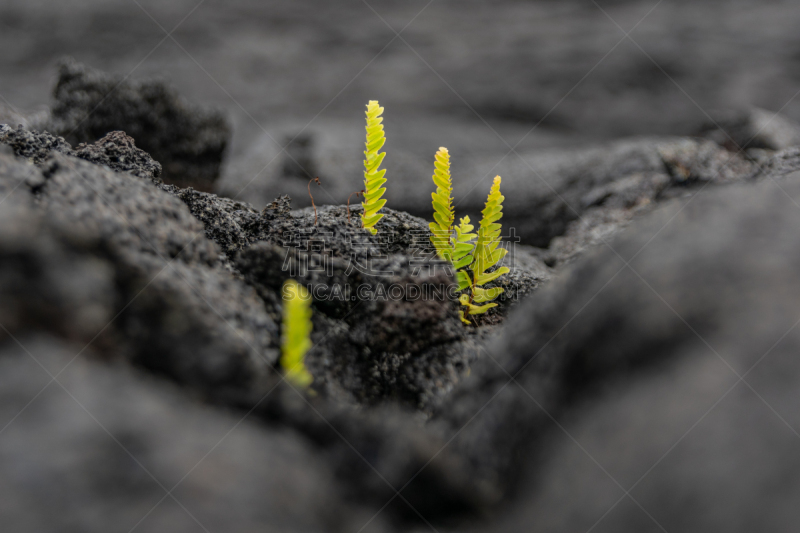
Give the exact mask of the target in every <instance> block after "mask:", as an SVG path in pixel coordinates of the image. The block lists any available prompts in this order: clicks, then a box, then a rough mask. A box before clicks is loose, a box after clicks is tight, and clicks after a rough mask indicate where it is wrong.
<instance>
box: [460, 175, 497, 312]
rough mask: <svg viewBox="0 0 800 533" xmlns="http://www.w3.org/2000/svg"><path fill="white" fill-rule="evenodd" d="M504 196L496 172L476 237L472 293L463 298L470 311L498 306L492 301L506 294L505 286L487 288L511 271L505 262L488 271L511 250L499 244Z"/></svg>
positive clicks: (468, 280) (472, 266) (469, 281)
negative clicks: (504, 264)
mask: <svg viewBox="0 0 800 533" xmlns="http://www.w3.org/2000/svg"><path fill="white" fill-rule="evenodd" d="M503 200H505V197H504V196H503V195H502V194H500V176H495V178H494V182H493V183H492V188H491V189H490V191H489V197H488V198H487V199H486V206H485V207H484V209H483V211H482V212H481V214H482V217H481V223H480V227H479V228H478V239H477V240H476V241H475V249H474V250H473V256H474V260H473V262H472V264H471V265H470V267H469V268H470V270H471V271H472V278H471V279H470V278H469V277H467V283H468V285H469V288H470V292H471V294H470V295H467V294H462V295H461V297H460V298H459V301H460V302H461V304H462V305H464V306H465V307H466V308H467V311H468V313H469V314H470V315H480V314H483V313H485V312H486V311H488V310H489V309H491V308H492V307H497V304H496V303H491V302H492V300H494V299H495V298H497V297H498V296H500V295H501V294H503V288H502V287H495V288H493V289H484V288H483V286H484V285H486V284H487V283H489V282H490V281H493V280H495V279H497V278H499V277H500V276H502V275H503V274H506V273H508V272H509V271H510V269H509V268H508V267H505V266H504V267H500V268H497V269H495V270H494V271H493V272H487V271H488V270H489V269H490V268H492V267H494V266H496V265H497V263H499V262H500V260H501V259H502V258H503V257H505V255H506V254H507V253H508V250H506V249H505V248H498V246H499V245H500V231H501V230H502V226H501V225H500V224H499V223H498V221H499V220H500V219H501V218H502V216H503ZM480 304H482V305H480Z"/></svg>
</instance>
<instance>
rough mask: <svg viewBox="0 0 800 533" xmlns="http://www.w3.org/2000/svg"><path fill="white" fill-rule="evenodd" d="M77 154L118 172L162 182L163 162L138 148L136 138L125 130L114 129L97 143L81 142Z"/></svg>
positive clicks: (76, 150)
mask: <svg viewBox="0 0 800 533" xmlns="http://www.w3.org/2000/svg"><path fill="white" fill-rule="evenodd" d="M75 155H76V156H77V157H80V158H81V159H85V160H86V161H89V162H91V163H95V164H98V165H104V166H107V167H108V168H110V169H112V170H116V171H117V172H130V173H131V174H133V175H134V176H138V177H140V178H146V179H151V180H153V182H154V183H161V164H160V163H159V162H158V161H155V160H154V159H153V158H152V157H150V154H148V153H147V152H145V151H144V150H140V149H139V148H137V147H136V143H135V142H134V140H133V139H131V138H130V137H128V136H127V135H126V134H125V132H124V131H112V132H111V133H109V134H108V135H106V136H105V137H103V138H102V139H100V140H98V141H97V142H95V143H91V144H85V143H84V144H79V145H78V147H77V148H76V149H75Z"/></svg>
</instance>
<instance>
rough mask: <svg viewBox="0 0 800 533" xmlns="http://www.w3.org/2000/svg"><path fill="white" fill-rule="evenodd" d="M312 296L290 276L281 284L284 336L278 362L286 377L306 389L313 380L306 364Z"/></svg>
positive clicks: (309, 338) (310, 326) (309, 340)
mask: <svg viewBox="0 0 800 533" xmlns="http://www.w3.org/2000/svg"><path fill="white" fill-rule="evenodd" d="M311 329H312V325H311V296H310V295H309V294H308V291H307V290H306V289H305V288H304V287H303V286H302V285H300V284H299V283H297V282H296V281H295V280H293V279H289V280H286V282H285V283H284V284H283V338H282V341H281V359H280V365H281V367H282V368H283V371H284V374H285V376H286V381H288V382H289V383H290V384H292V385H294V386H295V387H297V388H300V389H307V388H308V387H309V385H311V383H312V382H313V381H314V377H313V376H312V375H311V374H310V373H309V371H308V369H307V368H306V365H305V356H306V352H308V350H310V349H311Z"/></svg>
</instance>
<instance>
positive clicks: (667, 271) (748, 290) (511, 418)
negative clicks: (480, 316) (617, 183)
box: [440, 167, 800, 532]
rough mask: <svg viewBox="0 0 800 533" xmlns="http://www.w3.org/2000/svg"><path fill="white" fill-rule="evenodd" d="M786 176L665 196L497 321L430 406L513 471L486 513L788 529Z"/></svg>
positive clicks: (790, 188)
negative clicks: (459, 379)
mask: <svg viewBox="0 0 800 533" xmlns="http://www.w3.org/2000/svg"><path fill="white" fill-rule="evenodd" d="M797 168H798V169H800V167H797ZM797 177H798V174H794V175H793V176H790V177H787V178H784V179H783V180H780V181H774V180H772V179H767V180H765V181H763V182H761V183H759V184H758V185H755V186H753V185H737V186H734V187H730V188H728V189H726V190H716V191H713V192H711V190H710V189H706V190H705V191H703V192H702V193H701V194H699V195H698V196H697V197H696V198H692V199H691V201H686V200H684V201H674V202H670V203H668V204H667V205H665V206H664V208H662V209H660V210H658V211H657V212H656V213H654V214H653V215H652V216H650V217H648V219H647V221H642V222H640V223H639V224H638V225H637V227H636V228H632V229H630V230H628V231H626V232H625V233H624V234H623V236H622V237H621V238H618V239H614V240H613V241H612V242H611V247H612V248H613V249H607V248H601V249H598V250H597V251H596V252H595V253H593V254H591V255H590V256H589V257H587V258H586V259H584V260H581V261H579V262H576V263H575V264H574V266H573V267H572V268H570V269H568V271H567V272H565V274H564V276H563V277H561V278H560V279H559V280H557V281H555V282H553V283H552V284H551V285H550V286H549V287H547V288H546V289H544V290H542V291H540V292H538V293H537V294H536V295H535V296H534V297H533V298H531V299H529V300H528V301H527V302H526V303H525V304H524V305H523V306H522V308H521V309H520V311H519V312H518V313H516V314H515V315H514V316H513V317H512V319H511V320H509V321H508V322H507V323H506V325H505V326H504V328H505V332H504V334H502V335H501V336H498V338H497V339H496V341H495V342H494V343H493V344H492V345H491V346H489V347H488V348H487V356H486V357H485V358H484V359H483V360H482V361H481V362H480V363H478V364H476V365H475V366H474V367H473V369H472V376H473V377H472V378H471V379H469V380H467V381H466V382H464V383H463V385H462V386H460V387H458V388H457V389H456V390H455V391H454V393H453V394H452V395H451V396H450V397H449V398H448V401H447V405H446V407H445V408H444V409H443V410H442V411H441V415H440V416H441V418H442V419H443V420H446V421H447V423H448V424H450V425H451V426H450V427H451V431H453V432H454V431H456V430H458V429H460V428H462V427H463V426H464V425H465V424H467V425H466V427H465V428H464V429H463V430H462V431H461V432H460V433H459V434H458V435H457V437H456V439H455V440H454V443H453V444H454V445H455V446H456V447H457V448H460V449H462V450H465V451H466V453H467V455H468V456H470V457H472V459H473V461H474V464H478V465H480V467H479V468H485V470H484V471H483V473H482V475H483V476H485V478H486V479H487V480H492V481H497V480H501V481H500V485H501V486H502V487H504V488H505V489H506V490H509V487H511V486H515V487H516V488H515V489H514V491H513V493H514V494H516V498H517V500H516V501H517V503H516V505H515V506H514V507H513V509H512V510H511V511H510V512H509V514H508V515H507V516H506V518H505V519H504V520H503V522H504V526H503V527H498V526H497V525H492V526H491V527H490V528H489V529H490V530H492V531H498V530H500V531H521V530H526V531H530V530H534V531H576V530H585V529H589V528H591V527H593V526H595V529H596V530H597V531H634V530H635V531H662V530H664V529H666V530H667V531H673V530H674V531H708V530H709V529H716V528H721V529H724V530H726V531H742V532H744V531H748V530H750V529H752V528H753V527H757V528H762V527H763V528H765V529H767V530H770V531H789V530H791V529H792V527H793V526H792V525H791V524H793V523H794V522H795V521H796V520H797V509H796V506H794V505H793V503H791V502H793V501H795V500H796V499H797V498H798V495H800V485H799V484H798V483H797V482H796V479H797V477H798V473H799V472H800V462H798V461H797V455H796V450H797V446H798V442H799V437H798V435H797V432H798V428H800V419H798V417H797V410H796V409H795V408H794V407H793V405H795V404H796V403H797V401H798V400H799V399H800V397H798V390H799V389H798V387H797V380H798V379H800V365H799V364H798V363H797V361H796V357H794V354H795V353H796V351H797V349H798V348H797V344H798V343H800V338H799V337H798V335H797V331H796V328H795V326H796V325H797V323H796V321H797V317H798V316H800V304H798V302H799V301H800V276H798V273H797V268H796V267H795V265H796V264H797V261H798V260H799V259H798V258H800V238H798V234H797V231H796V228H797V227H798V226H799V225H800V209H798V208H797V205H796V203H795V202H796V198H798V197H800V182H798V179H797ZM626 262H629V265H628V264H627V263H626ZM740 378H743V379H742V380H740ZM473 416H474V418H473ZM487 457H492V458H493V459H490V460H489V461H487V459H486V458H487ZM766 457H770V459H768V460H767V459H765V458H766ZM523 465H524V467H523ZM651 468H652V470H651ZM742 487H747V490H743V489H742ZM626 491H629V492H630V495H626ZM665 495H668V496H667V497H665ZM688 501H691V502H693V505H690V506H687V505H686V502H688ZM756 524H758V525H757V526H756Z"/></svg>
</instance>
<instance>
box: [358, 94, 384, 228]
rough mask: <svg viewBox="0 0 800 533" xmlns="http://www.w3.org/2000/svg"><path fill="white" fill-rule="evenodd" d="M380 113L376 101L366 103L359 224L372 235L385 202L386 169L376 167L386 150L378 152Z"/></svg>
mask: <svg viewBox="0 0 800 533" xmlns="http://www.w3.org/2000/svg"><path fill="white" fill-rule="evenodd" d="M382 113H383V108H382V107H381V106H379V105H378V101H377V100H370V101H369V104H367V141H366V150H365V151H364V157H365V159H364V191H365V193H364V202H363V203H362V204H361V205H362V207H363V208H364V212H363V213H362V214H361V224H362V226H363V227H364V228H366V229H367V230H369V232H370V233H372V234H373V235H375V234H376V233H378V230H377V229H375V224H377V223H378V221H379V220H380V219H381V218H383V215H381V214H380V213H378V211H380V209H381V208H382V207H383V206H384V205H385V204H386V200H384V199H382V198H381V197H382V196H383V193H384V192H386V189H385V188H384V187H383V184H384V183H386V178H384V177H383V176H384V174H386V169H380V170H379V169H378V167H380V165H381V163H382V162H383V158H384V157H385V156H386V152H380V153H379V152H378V150H380V149H381V148H382V147H383V144H384V143H385V142H386V137H385V136H384V134H383V124H382V122H383V118H381V114H382Z"/></svg>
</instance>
